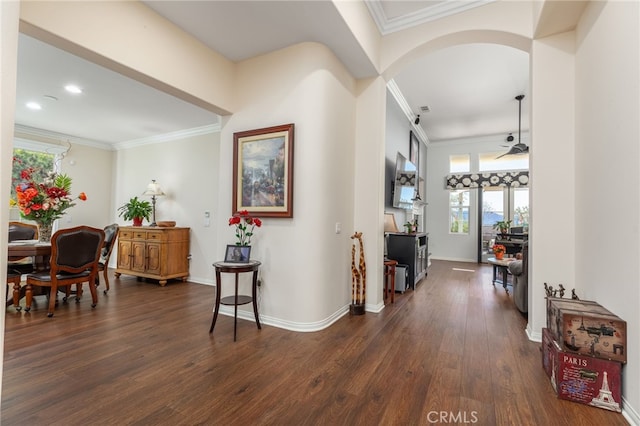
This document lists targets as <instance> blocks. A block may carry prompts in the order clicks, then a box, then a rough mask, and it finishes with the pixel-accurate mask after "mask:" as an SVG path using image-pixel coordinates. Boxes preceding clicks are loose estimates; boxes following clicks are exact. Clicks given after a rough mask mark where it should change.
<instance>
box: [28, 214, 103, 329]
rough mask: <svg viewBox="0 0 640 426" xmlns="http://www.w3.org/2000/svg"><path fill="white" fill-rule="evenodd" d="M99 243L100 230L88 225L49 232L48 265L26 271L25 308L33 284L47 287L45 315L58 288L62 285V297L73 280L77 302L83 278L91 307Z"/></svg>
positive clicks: (95, 299)
mask: <svg viewBox="0 0 640 426" xmlns="http://www.w3.org/2000/svg"><path fill="white" fill-rule="evenodd" d="M103 243H104V231H103V230H102V229H99V228H92V227H89V226H76V227H75V228H68V229H61V230H59V231H57V232H56V233H55V234H53V237H51V262H50V265H49V266H50V268H49V269H48V270H45V271H38V272H35V273H33V274H28V275H27V286H26V306H25V311H27V312H29V310H30V309H31V302H32V300H33V286H40V287H50V288H51V290H50V292H49V310H48V312H47V316H49V317H52V316H53V311H54V309H55V302H56V294H57V292H58V289H59V288H61V287H66V297H65V298H64V300H65V301H66V300H67V298H68V297H69V295H70V294H71V286H72V285H73V284H76V302H79V301H80V298H81V297H82V283H84V282H87V283H88V284H89V289H90V291H91V297H92V304H91V307H95V306H96V305H97V303H98V292H97V290H96V286H95V280H96V278H97V275H98V261H99V259H100V252H101V249H102V246H103Z"/></svg>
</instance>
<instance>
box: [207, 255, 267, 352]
mask: <svg viewBox="0 0 640 426" xmlns="http://www.w3.org/2000/svg"><path fill="white" fill-rule="evenodd" d="M260 265H261V262H259V261H257V260H250V261H249V262H247V263H231V262H216V263H214V264H213V267H214V268H215V269H216V286H217V288H216V306H215V309H214V311H213V320H212V321H211V328H210V329H209V333H213V327H215V325H216V320H217V319H218V312H219V311H220V304H223V305H232V306H233V307H234V310H233V341H234V342H235V341H236V332H237V326H238V305H245V304H247V303H252V302H253V314H254V316H255V318H256V325H257V326H258V329H259V330H261V329H262V326H261V325H260V318H259V317H258V298H257V287H258V270H259V269H260ZM223 272H225V273H232V274H235V284H236V286H235V292H234V295H233V296H226V297H222V298H221V297H220V293H221V290H222V280H221V278H220V277H221V274H222V273H223ZM243 272H253V280H252V295H251V296H247V295H239V294H238V275H239V274H240V273H243Z"/></svg>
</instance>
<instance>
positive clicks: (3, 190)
mask: <svg viewBox="0 0 640 426" xmlns="http://www.w3.org/2000/svg"><path fill="white" fill-rule="evenodd" d="M18 14H19V4H18V3H16V2H0V34H2V37H0V182H3V184H2V185H0V200H8V199H9V192H10V191H9V189H10V188H9V185H8V182H10V181H11V160H12V157H13V156H12V153H13V143H12V141H13V121H14V113H15V105H16V91H15V87H16V68H17V62H18V61H17V57H18ZM5 206H7V204H5ZM8 221H9V212H8V209H7V208H3V209H0V224H2V226H1V227H0V241H7V222H8ZM0 257H2V258H3V259H6V258H7V246H6V244H0ZM6 269H7V264H6V263H5V262H0V276H2V277H4V276H6V273H7V270H6ZM0 287H1V288H2V290H0V297H1V299H0V300H7V290H6V288H5V287H6V286H0ZM0 330H1V337H2V339H1V340H0V360H1V359H3V354H4V315H0ZM0 377H2V366H0ZM1 390H2V383H0V393H1Z"/></svg>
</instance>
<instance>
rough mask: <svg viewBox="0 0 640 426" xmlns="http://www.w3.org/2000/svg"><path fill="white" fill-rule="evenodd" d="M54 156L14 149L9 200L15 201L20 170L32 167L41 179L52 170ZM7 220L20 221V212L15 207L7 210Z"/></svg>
mask: <svg viewBox="0 0 640 426" xmlns="http://www.w3.org/2000/svg"><path fill="white" fill-rule="evenodd" d="M55 160H56V155H55V154H50V153H46V152H38V151H31V150H28V149H19V148H16V149H14V150H13V165H12V170H11V195H10V199H11V200H14V201H15V200H16V183H18V182H19V181H20V180H21V179H20V173H21V172H22V170H24V169H26V168H28V167H33V168H34V169H38V170H40V173H41V174H42V177H43V178H44V176H45V175H46V174H47V173H48V172H50V171H53V170H54V167H55ZM9 220H14V221H20V220H21V216H20V210H19V209H18V207H17V206H15V207H10V208H9Z"/></svg>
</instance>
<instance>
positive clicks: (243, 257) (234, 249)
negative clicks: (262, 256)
mask: <svg viewBox="0 0 640 426" xmlns="http://www.w3.org/2000/svg"><path fill="white" fill-rule="evenodd" d="M250 256H251V246H236V245H231V244H229V245H228V246H227V251H226V253H225V255H224V261H225V262H229V263H248V262H249V258H250Z"/></svg>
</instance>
